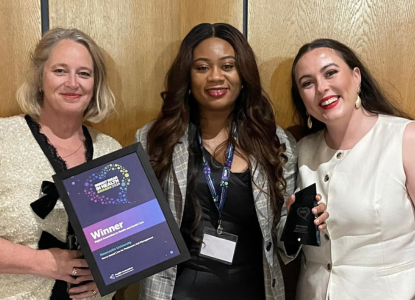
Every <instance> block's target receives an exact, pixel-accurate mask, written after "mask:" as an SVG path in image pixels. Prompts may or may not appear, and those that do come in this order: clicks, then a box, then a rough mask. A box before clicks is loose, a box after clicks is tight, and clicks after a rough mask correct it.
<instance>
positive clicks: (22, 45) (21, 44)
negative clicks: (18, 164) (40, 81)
mask: <svg viewBox="0 0 415 300" xmlns="http://www.w3.org/2000/svg"><path fill="white" fill-rule="evenodd" d="M0 28H1V33H0V70H1V73H2V76H1V80H0V94H1V100H0V101H1V106H0V117H8V116H12V115H15V114H19V113H21V110H20V108H19V106H18V104H17V102H16V91H17V89H18V88H19V87H20V85H21V84H22V83H23V82H24V80H25V76H26V74H27V72H30V71H31V70H29V66H30V64H29V61H30V59H29V58H30V52H31V51H32V50H33V49H34V48H35V46H36V43H37V41H38V40H39V39H40V37H41V34H42V30H41V21H40V1H39V0H13V1H9V0H0Z"/></svg>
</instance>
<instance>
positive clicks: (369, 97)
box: [291, 39, 409, 135]
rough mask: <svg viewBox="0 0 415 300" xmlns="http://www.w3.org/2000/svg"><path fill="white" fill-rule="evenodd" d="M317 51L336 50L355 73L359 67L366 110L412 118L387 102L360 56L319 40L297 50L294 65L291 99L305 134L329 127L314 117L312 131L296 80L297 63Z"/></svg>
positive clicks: (334, 44)
mask: <svg viewBox="0 0 415 300" xmlns="http://www.w3.org/2000/svg"><path fill="white" fill-rule="evenodd" d="M317 48H330V49H333V50H334V51H336V53H337V54H338V55H339V56H340V57H341V58H342V59H343V60H344V62H345V63H346V64H347V65H348V66H349V68H350V70H353V69H354V68H356V67H357V68H359V70H360V74H361V83H360V94H359V95H360V98H361V100H362V106H363V108H364V109H365V110H367V111H368V112H370V113H373V114H385V115H392V116H397V117H403V118H409V116H408V115H407V114H406V113H404V112H403V111H402V110H400V109H399V108H397V107H396V106H395V105H393V104H392V103H391V102H390V101H389V100H388V98H387V96H386V95H385V93H384V92H383V91H382V90H381V88H380V86H379V83H378V82H377V81H376V80H375V78H373V76H372V75H371V74H370V72H369V70H368V69H367V68H366V66H365V65H364V64H363V63H362V61H361V60H360V59H359V58H358V56H357V55H356V54H355V53H354V52H353V50H352V49H350V48H349V47H347V46H346V45H344V44H342V43H340V42H338V41H336V40H332V39H317V40H314V41H313V42H311V43H308V44H305V45H303V46H302V47H301V48H300V50H298V53H297V55H296V56H295V58H294V62H293V66H292V68H291V82H292V86H291V96H292V99H293V102H294V105H295V107H296V109H297V115H298V118H299V120H300V126H301V131H302V134H303V135H308V134H311V133H314V132H317V131H319V130H321V129H324V128H326V124H324V123H323V122H321V121H319V120H317V119H315V118H313V117H311V118H312V122H313V127H312V128H311V129H310V128H308V127H307V125H306V124H307V118H308V115H307V114H306V111H307V110H306V107H305V105H304V103H303V100H302V99H301V96H300V92H299V90H298V86H297V83H296V81H295V67H296V66H297V63H298V61H299V60H300V58H301V57H303V55H304V54H306V53H307V52H310V51H312V50H314V49H317Z"/></svg>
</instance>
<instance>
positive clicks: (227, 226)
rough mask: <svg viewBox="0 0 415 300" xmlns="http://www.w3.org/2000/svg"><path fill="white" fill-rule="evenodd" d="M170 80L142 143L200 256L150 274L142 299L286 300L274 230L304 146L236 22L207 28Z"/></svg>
mask: <svg viewBox="0 0 415 300" xmlns="http://www.w3.org/2000/svg"><path fill="white" fill-rule="evenodd" d="M166 84H167V87H166V91H164V92H163V93H162V94H161V95H162V97H163V100H164V102H163V106H162V109H161V113H160V115H159V117H158V118H157V120H156V121H155V122H154V123H151V124H148V125H146V126H144V127H143V128H142V129H140V130H138V131H137V134H136V140H137V141H139V142H141V143H142V144H143V146H144V147H145V148H146V149H147V151H148V154H149V157H150V161H151V164H152V166H153V168H154V170H155V173H156V175H157V177H158V179H159V181H160V183H161V185H162V187H163V189H164V192H165V194H166V195H167V199H168V201H169V204H170V208H171V210H172V211H173V214H174V216H175V218H176V221H177V223H178V224H179V226H180V229H181V232H182V234H183V236H184V238H185V241H186V243H187V246H188V248H189V250H190V253H191V256H192V258H191V259H190V260H189V261H187V262H185V263H183V264H181V265H179V266H176V267H173V268H170V269H168V270H165V271H164V272H161V273H159V274H156V275H154V276H152V277H149V278H147V279H146V280H144V281H143V282H142V283H141V287H140V293H141V298H140V299H169V300H170V299H180V300H182V299H187V300H189V299H198V300H202V299H217V300H220V299H228V300H229V299H238V300H242V299H250V300H252V299H258V300H260V299H285V297H284V283H283V278H282V274H281V270H280V266H279V262H278V257H277V245H276V243H277V240H276V239H273V237H276V236H277V235H278V231H279V230H280V229H282V228H280V226H279V225H278V224H279V221H280V216H281V211H282V207H283V204H284V199H285V198H288V197H289V196H290V195H291V194H292V193H293V191H294V184H295V178H296V169H297V155H296V143H295V140H294V139H293V137H292V136H291V135H290V134H288V133H287V132H286V131H284V130H283V129H282V128H280V127H277V126H276V125H275V116H274V112H273V108H272V106H271V103H270V102H269V100H268V99H267V97H266V96H265V94H264V92H263V90H262V88H261V84H260V77H259V72H258V67H257V64H256V61H255V56H254V53H253V51H252V49H251V47H250V46H249V44H248V42H247V41H246V39H245V37H244V36H243V35H242V34H241V33H240V32H239V31H238V30H237V29H235V28H234V27H232V26H231V25H228V24H200V25H197V26H196V27H194V28H193V29H192V30H191V31H190V32H189V33H188V35H187V36H186V37H185V38H184V40H183V42H182V44H181V47H180V50H179V53H178V55H177V57H176V59H175V61H174V62H173V65H172V66H171V68H170V70H169V72H168V74H167V82H166ZM215 183H218V184H217V185H216V184H215ZM219 183H220V184H219ZM318 209H320V210H321V211H323V210H324V205H321V206H319V208H318ZM321 221H322V222H323V221H324V220H323V219H322V220H321ZM221 249H226V251H225V250H224V251H221Z"/></svg>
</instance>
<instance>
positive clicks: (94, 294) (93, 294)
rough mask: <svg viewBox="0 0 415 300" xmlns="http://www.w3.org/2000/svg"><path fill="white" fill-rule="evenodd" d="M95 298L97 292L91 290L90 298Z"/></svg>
mask: <svg viewBox="0 0 415 300" xmlns="http://www.w3.org/2000/svg"><path fill="white" fill-rule="evenodd" d="M96 296H97V291H96V290H92V298H95V297H96Z"/></svg>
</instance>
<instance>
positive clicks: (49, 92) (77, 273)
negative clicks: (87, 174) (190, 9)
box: [0, 28, 120, 300]
mask: <svg viewBox="0 0 415 300" xmlns="http://www.w3.org/2000/svg"><path fill="white" fill-rule="evenodd" d="M32 69H33V70H34V72H33V73H31V74H32V77H31V78H30V79H29V80H28V81H27V82H26V83H25V84H24V85H23V86H22V87H21V88H20V89H19V91H18V102H19V104H20V106H21V108H22V110H23V111H24V113H25V114H26V115H19V116H14V117H10V118H2V119H0V147H1V148H0V254H1V255H0V282H1V285H0V295H2V296H6V297H7V299H15V300H20V299H56V300H57V299H59V300H62V299H69V298H72V299H83V298H88V297H94V298H95V297H97V298H99V299H101V298H100V297H99V295H98V290H97V286H96V284H95V282H94V281H93V278H92V275H91V272H90V270H89V269H88V265H87V263H86V261H85V259H82V258H80V256H81V255H82V254H81V252H80V251H79V250H72V249H74V247H73V246H72V245H71V244H72V242H73V240H74V238H75V237H74V235H73V230H72V228H71V226H69V225H68V216H67V214H66V211H65V209H64V207H63V204H62V202H61V201H60V199H58V194H57V191H56V188H55V187H54V184H53V183H51V181H52V175H53V174H54V173H57V172H61V171H63V170H66V169H68V168H72V167H74V166H77V165H79V164H82V163H84V162H86V161H87V160H91V159H93V158H95V157H99V156H102V155H104V154H107V153H109V152H112V151H114V150H116V149H119V148H120V144H119V143H118V142H116V141H115V140H114V139H112V138H111V137H109V136H107V135H104V134H102V133H100V132H98V131H96V130H94V129H92V128H90V127H87V126H84V125H83V122H84V121H90V122H99V121H100V120H102V119H103V118H105V117H106V116H107V115H108V114H109V113H110V112H111V110H112V109H113V107H114V103H115V99H114V96H113V94H112V92H111V90H110V88H109V86H108V83H107V71H106V66H105V62H104V59H103V55H102V53H101V51H100V49H99V47H98V46H97V44H96V43H95V42H94V41H93V40H92V39H91V38H90V37H89V36H88V35H86V34H85V33H83V32H81V31H79V30H77V29H62V28H55V29H52V30H50V31H48V32H46V33H45V35H44V36H43V38H42V39H41V40H40V42H39V43H38V45H37V47H36V49H35V51H34V53H33V55H32ZM39 190H40V194H39ZM36 199H37V200H36ZM70 247H71V248H70ZM75 249H76V247H75ZM68 284H72V285H78V284H79V286H74V287H70V286H69V287H68ZM111 297H112V295H108V296H105V297H102V299H111Z"/></svg>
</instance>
